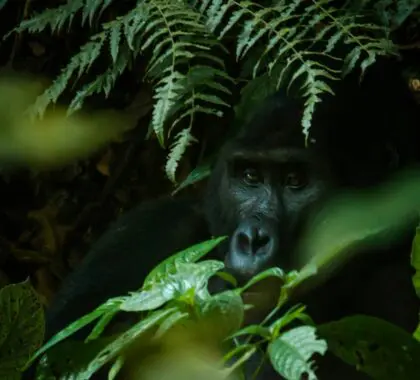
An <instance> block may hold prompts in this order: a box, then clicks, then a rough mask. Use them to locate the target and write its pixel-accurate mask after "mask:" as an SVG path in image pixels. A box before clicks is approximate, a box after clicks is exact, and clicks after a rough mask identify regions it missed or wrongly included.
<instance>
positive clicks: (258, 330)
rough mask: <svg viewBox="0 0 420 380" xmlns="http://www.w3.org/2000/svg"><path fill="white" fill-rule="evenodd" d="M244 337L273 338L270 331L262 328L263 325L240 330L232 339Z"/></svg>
mask: <svg viewBox="0 0 420 380" xmlns="http://www.w3.org/2000/svg"><path fill="white" fill-rule="evenodd" d="M242 335H258V336H261V337H263V338H265V339H270V338H271V333H270V330H269V329H268V328H267V327H264V326H261V325H249V326H246V327H244V328H243V329H240V330H239V331H236V332H235V333H233V334H232V335H231V336H230V338H236V337H238V336H242Z"/></svg>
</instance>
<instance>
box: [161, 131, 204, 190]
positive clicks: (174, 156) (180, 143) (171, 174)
mask: <svg viewBox="0 0 420 380" xmlns="http://www.w3.org/2000/svg"><path fill="white" fill-rule="evenodd" d="M194 142H197V139H196V138H195V137H194V136H192V135H191V126H190V127H188V128H185V129H183V130H182V131H181V132H179V133H178V134H177V135H176V137H175V142H174V143H173V145H172V147H171V151H170V152H169V154H168V159H167V161H166V165H165V172H166V175H167V176H168V178H169V179H170V180H171V181H172V182H175V172H176V169H177V168H178V164H179V161H180V160H181V158H182V157H183V156H184V154H185V151H186V150H187V148H188V146H189V145H191V144H192V143H194Z"/></svg>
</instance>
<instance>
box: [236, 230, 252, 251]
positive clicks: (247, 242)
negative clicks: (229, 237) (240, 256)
mask: <svg viewBox="0 0 420 380" xmlns="http://www.w3.org/2000/svg"><path fill="white" fill-rule="evenodd" d="M236 239H237V244H238V248H239V250H240V251H241V252H247V251H248V250H249V248H250V246H251V244H252V243H251V242H252V237H250V236H248V235H247V234H246V233H244V232H241V233H239V234H238V235H237V238H236Z"/></svg>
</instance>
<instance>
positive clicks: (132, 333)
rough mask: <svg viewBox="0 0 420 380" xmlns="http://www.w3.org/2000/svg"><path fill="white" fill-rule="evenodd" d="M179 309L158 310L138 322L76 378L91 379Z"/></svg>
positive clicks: (106, 348) (79, 379) (100, 353)
mask: <svg viewBox="0 0 420 380" xmlns="http://www.w3.org/2000/svg"><path fill="white" fill-rule="evenodd" d="M176 310H177V309H175V308H170V309H165V310H160V311H157V312H155V313H153V314H151V315H150V316H149V317H147V318H145V319H143V320H142V321H140V322H138V323H136V324H135V325H134V326H133V327H131V328H130V329H128V330H127V331H126V332H124V333H123V334H121V335H120V336H119V337H118V338H116V339H115V340H114V341H113V342H111V343H110V344H109V345H107V346H106V347H105V348H103V349H102V350H101V351H100V352H99V353H98V354H97V355H95V357H94V359H93V360H92V361H91V362H90V363H89V365H88V366H87V368H86V369H84V370H83V371H80V372H78V373H77V374H75V375H74V380H86V379H89V378H90V377H91V376H92V375H93V374H94V373H95V372H96V371H97V370H99V369H100V368H102V367H103V366H104V365H105V364H106V363H108V362H109V361H111V360H112V359H115V358H116V357H117V355H118V354H119V353H120V352H121V351H122V349H124V348H126V347H127V346H128V345H129V344H130V343H132V342H134V341H135V340H137V339H138V338H139V337H140V336H141V335H142V334H144V333H145V332H146V331H148V330H149V329H150V328H151V327H153V326H155V325H157V324H158V323H159V322H161V321H162V320H163V319H165V318H166V317H168V316H170V315H171V314H172V313H173V312H175V311H176Z"/></svg>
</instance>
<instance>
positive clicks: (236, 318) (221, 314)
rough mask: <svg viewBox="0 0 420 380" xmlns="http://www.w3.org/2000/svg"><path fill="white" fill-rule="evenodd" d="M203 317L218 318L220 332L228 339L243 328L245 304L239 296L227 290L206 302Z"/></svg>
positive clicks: (203, 307)
mask: <svg viewBox="0 0 420 380" xmlns="http://www.w3.org/2000/svg"><path fill="white" fill-rule="evenodd" d="M201 315H202V316H203V317H209V318H212V317H214V318H217V320H218V321H220V330H223V332H222V333H221V335H223V336H225V337H226V336H228V335H229V334H232V332H233V331H236V330H238V329H239V328H240V327H241V325H242V323H243V320H244V304H243V301H242V298H241V296H240V295H239V294H237V293H236V292H235V291H233V290H227V291H224V292H222V293H218V294H216V295H214V296H213V297H211V298H209V299H208V300H207V301H205V303H204V305H202V309H201Z"/></svg>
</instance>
